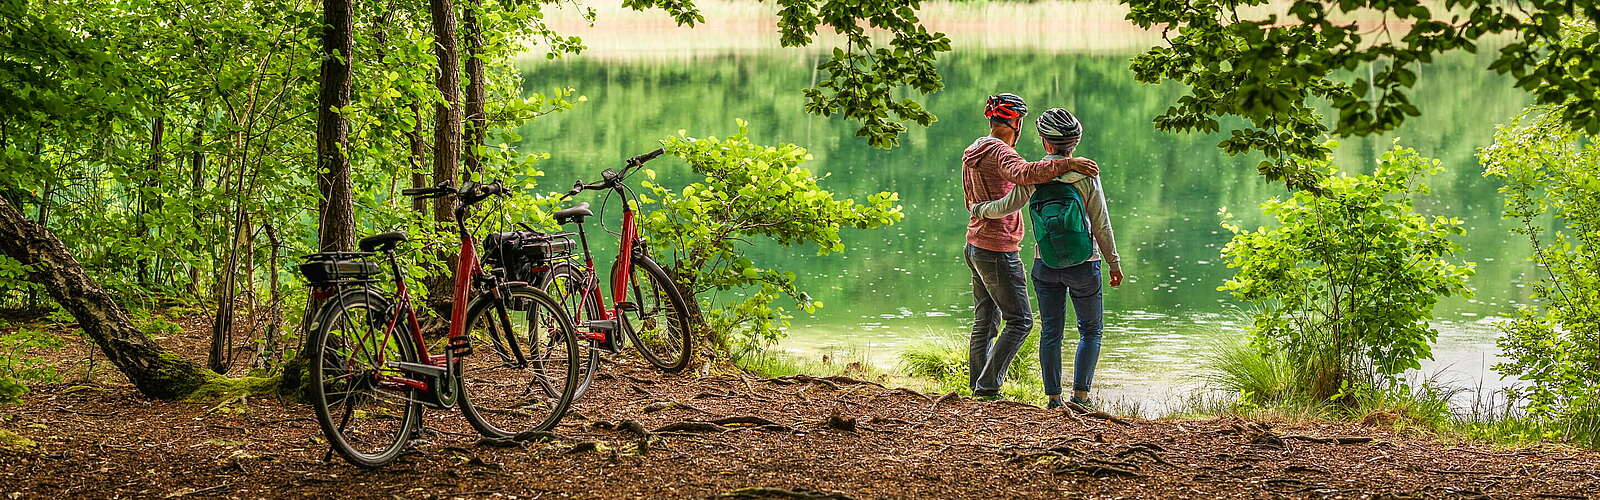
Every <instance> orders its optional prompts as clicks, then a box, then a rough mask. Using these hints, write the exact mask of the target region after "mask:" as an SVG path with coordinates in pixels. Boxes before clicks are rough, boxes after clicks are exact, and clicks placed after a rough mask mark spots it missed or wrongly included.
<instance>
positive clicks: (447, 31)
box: [428, 0, 461, 223]
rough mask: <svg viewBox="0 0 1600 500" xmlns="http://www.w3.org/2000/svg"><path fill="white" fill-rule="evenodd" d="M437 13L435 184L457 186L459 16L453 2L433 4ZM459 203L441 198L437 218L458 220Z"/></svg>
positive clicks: (436, 207) (435, 212) (438, 0)
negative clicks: (437, 61) (457, 18)
mask: <svg viewBox="0 0 1600 500" xmlns="http://www.w3.org/2000/svg"><path fill="white" fill-rule="evenodd" d="M428 3H429V5H430V7H431V9H432V11H433V52H434V56H435V57H436V58H437V59H438V60H439V80H438V85H437V86H438V88H439V96H440V97H442V100H441V101H440V102H438V103H436V104H435V105H434V107H433V115H434V128H433V181H434V182H450V183H455V182H456V180H457V177H458V176H459V173H460V160H461V76H460V75H461V64H460V61H459V59H458V57H457V55H456V54H457V53H456V12H455V6H454V5H452V3H451V1H450V0H429V2H428ZM455 208H456V200H455V198H453V197H449V198H438V199H435V200H434V202H433V218H434V220H436V221H439V222H441V223H450V222H452V221H454V220H455Z"/></svg>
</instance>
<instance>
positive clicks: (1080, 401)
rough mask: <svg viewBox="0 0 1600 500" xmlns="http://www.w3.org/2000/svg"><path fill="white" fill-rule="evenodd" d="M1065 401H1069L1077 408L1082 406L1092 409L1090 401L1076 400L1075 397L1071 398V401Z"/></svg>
mask: <svg viewBox="0 0 1600 500" xmlns="http://www.w3.org/2000/svg"><path fill="white" fill-rule="evenodd" d="M1067 401H1071V402H1072V403H1073V404H1076V405H1078V406H1082V407H1084V408H1090V407H1093V405H1094V403H1093V402H1091V401H1090V400H1087V399H1078V397H1077V396H1073V397H1072V398H1071V399H1068V400H1067Z"/></svg>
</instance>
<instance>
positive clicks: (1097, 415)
mask: <svg viewBox="0 0 1600 500" xmlns="http://www.w3.org/2000/svg"><path fill="white" fill-rule="evenodd" d="M1066 406H1067V408H1068V409H1070V410H1072V411H1073V412H1076V413H1079V414H1082V415H1083V416H1085V417H1089V418H1094V419H1100V420H1105V421H1107V422H1111V423H1114V424H1120V425H1133V422H1129V421H1127V420H1126V419H1124V418H1122V417H1118V416H1116V415H1112V414H1110V413H1106V412H1103V411H1098V410H1090V409H1089V408H1087V407H1084V406H1083V405H1080V404H1078V403H1074V402H1071V401H1068V402H1067V403H1066Z"/></svg>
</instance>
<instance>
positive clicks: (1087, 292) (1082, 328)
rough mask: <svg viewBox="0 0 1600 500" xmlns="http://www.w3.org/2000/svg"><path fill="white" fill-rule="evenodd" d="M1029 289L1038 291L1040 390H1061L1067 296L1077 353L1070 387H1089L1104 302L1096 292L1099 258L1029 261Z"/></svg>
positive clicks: (1097, 355) (1054, 392) (1050, 392)
mask: <svg viewBox="0 0 1600 500" xmlns="http://www.w3.org/2000/svg"><path fill="white" fill-rule="evenodd" d="M1032 274H1033V290H1034V293H1037V294H1039V322H1040V323H1041V324H1040V325H1039V368H1040V370H1039V371H1040V372H1042V373H1043V374H1044V393H1045V394H1047V395H1052V396H1053V395H1057V394H1061V336H1062V330H1063V329H1065V327H1066V321H1067V296H1068V295H1071V296H1072V312H1073V313H1074V314H1076V315H1077V317H1078V356H1077V358H1076V359H1075V360H1073V363H1072V389H1073V390H1077V391H1087V390H1089V383H1090V382H1093V381H1094V367H1095V365H1096V364H1098V363H1099V362H1100V337H1101V331H1102V330H1103V329H1104V328H1105V302H1104V301H1103V300H1102V299H1103V297H1102V295H1101V294H1100V261H1090V262H1085V263H1082V264H1078V265H1076V266H1072V267H1067V268H1061V269H1056V268H1053V267H1050V266H1046V265H1044V262H1041V261H1039V260H1038V259H1034V261H1033V273H1032Z"/></svg>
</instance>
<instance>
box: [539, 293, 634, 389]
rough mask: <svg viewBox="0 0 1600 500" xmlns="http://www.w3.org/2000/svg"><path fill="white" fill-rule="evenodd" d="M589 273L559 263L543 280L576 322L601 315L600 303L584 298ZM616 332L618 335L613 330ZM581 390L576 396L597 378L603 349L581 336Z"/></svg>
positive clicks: (579, 381)
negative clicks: (595, 375)
mask: <svg viewBox="0 0 1600 500" xmlns="http://www.w3.org/2000/svg"><path fill="white" fill-rule="evenodd" d="M587 279H588V276H587V275H586V274H585V273H583V272H581V271H579V270H578V269H577V268H575V267H573V266H572V265H571V264H557V265H556V266H555V267H552V268H551V269H550V272H549V273H548V274H546V275H545V278H544V283H543V284H542V286H543V288H544V292H545V293H547V294H549V295H550V297H551V298H553V299H555V300H556V301H557V302H560V303H561V308H562V310H563V311H566V312H567V314H568V315H569V317H571V318H572V320H573V322H574V323H575V324H576V323H578V322H582V321H584V320H591V319H600V316H601V313H600V305H599V304H596V303H594V301H592V300H584V294H583V290H584V286H585V285H584V284H585V283H586V280H587ZM611 334H612V335H617V333H616V332H612V333H611ZM578 349H579V353H578V355H579V358H580V359H579V363H578V368H579V370H578V372H579V373H578V390H577V392H576V393H574V395H573V396H572V399H574V400H576V399H578V398H580V397H583V394H584V393H585V392H588V390H589V385H590V383H591V382H593V381H594V374H595V371H596V370H598V369H599V368H600V349H599V348H598V347H597V346H596V345H595V341H593V340H589V339H583V338H580V339H578Z"/></svg>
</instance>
